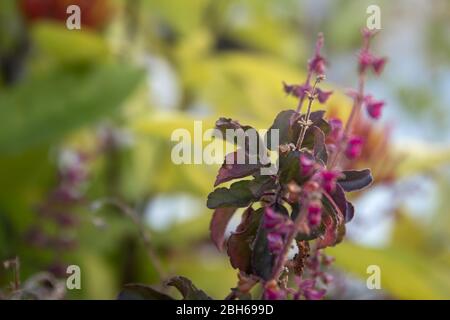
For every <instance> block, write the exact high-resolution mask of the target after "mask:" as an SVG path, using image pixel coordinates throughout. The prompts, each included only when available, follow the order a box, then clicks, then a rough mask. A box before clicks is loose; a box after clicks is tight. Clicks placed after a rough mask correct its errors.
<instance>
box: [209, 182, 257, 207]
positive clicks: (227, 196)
mask: <svg viewBox="0 0 450 320" xmlns="http://www.w3.org/2000/svg"><path fill="white" fill-rule="evenodd" d="M249 183H250V180H243V181H238V182H235V183H233V184H232V185H231V186H230V188H229V189H228V188H217V189H216V190H214V191H213V192H211V193H210V194H209V195H208V201H207V203H206V205H207V207H208V208H210V209H216V208H220V207H237V208H243V207H246V206H248V205H249V204H250V203H251V202H252V201H255V200H256V198H255V197H254V196H253V194H252V192H251V191H250V188H249Z"/></svg>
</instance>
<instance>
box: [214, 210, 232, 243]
mask: <svg viewBox="0 0 450 320" xmlns="http://www.w3.org/2000/svg"><path fill="white" fill-rule="evenodd" d="M235 212H236V208H232V207H231V208H217V209H216V210H214V213H213V216H212V218H211V223H210V225H209V230H210V232H211V240H212V241H213V242H214V244H215V245H216V247H217V249H219V250H220V251H222V250H223V242H224V235H225V230H226V228H227V226H228V222H229V221H230V219H231V217H233V215H234V213H235Z"/></svg>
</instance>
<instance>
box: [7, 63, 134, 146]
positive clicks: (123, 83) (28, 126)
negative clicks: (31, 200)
mask: <svg viewBox="0 0 450 320" xmlns="http://www.w3.org/2000/svg"><path fill="white" fill-rule="evenodd" d="M140 79H141V72H140V71H138V70H136V69H132V68H129V67H125V66H119V65H109V66H100V67H95V68H92V69H90V70H87V71H85V72H81V73H70V74H69V73H67V71H66V72H64V71H62V70H59V71H56V72H52V73H48V74H44V75H41V76H39V77H36V78H33V79H30V80H29V81H27V82H25V83H23V84H21V85H20V86H17V87H13V88H9V89H8V90H5V91H3V92H2V93H1V94H0V118H1V119H3V123H2V126H1V127H0V153H13V152H21V151H22V150H24V149H26V148H29V147H32V146H35V145H42V144H44V143H50V142H53V141H55V140H57V139H60V138H62V136H63V135H64V134H66V133H68V132H70V131H71V130H73V129H76V128H78V127H80V126H82V125H87V124H89V123H92V122H93V121H95V120H98V119H99V118H101V117H102V116H105V115H108V114H111V113H112V112H113V111H115V110H117V109H118V107H119V106H121V104H122V103H123V102H124V100H125V98H126V97H127V96H129V95H130V93H131V92H132V90H133V89H134V88H135V87H136V85H137V84H138V83H139V80H140Z"/></svg>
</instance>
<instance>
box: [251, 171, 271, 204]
mask: <svg viewBox="0 0 450 320" xmlns="http://www.w3.org/2000/svg"><path fill="white" fill-rule="evenodd" d="M275 187H276V184H275V180H274V179H273V178H272V176H261V175H257V176H255V179H253V180H251V181H250V183H249V189H250V191H251V193H252V194H253V196H255V198H258V199H259V198H261V197H262V196H263V195H264V193H265V192H268V191H271V190H274V189H275Z"/></svg>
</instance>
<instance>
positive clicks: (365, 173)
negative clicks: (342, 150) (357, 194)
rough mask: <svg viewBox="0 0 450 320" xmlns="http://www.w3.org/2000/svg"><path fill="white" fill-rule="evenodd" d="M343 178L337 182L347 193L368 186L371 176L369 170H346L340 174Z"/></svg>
mask: <svg viewBox="0 0 450 320" xmlns="http://www.w3.org/2000/svg"><path fill="white" fill-rule="evenodd" d="M342 173H343V174H344V175H345V177H344V178H342V179H339V180H338V184H339V185H340V186H341V187H342V188H343V189H344V190H345V191H347V192H350V191H356V190H361V189H363V188H365V187H367V186H369V185H370V184H371V183H372V181H373V178H372V174H371V172H370V170H369V169H364V170H347V171H343V172H342Z"/></svg>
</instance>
